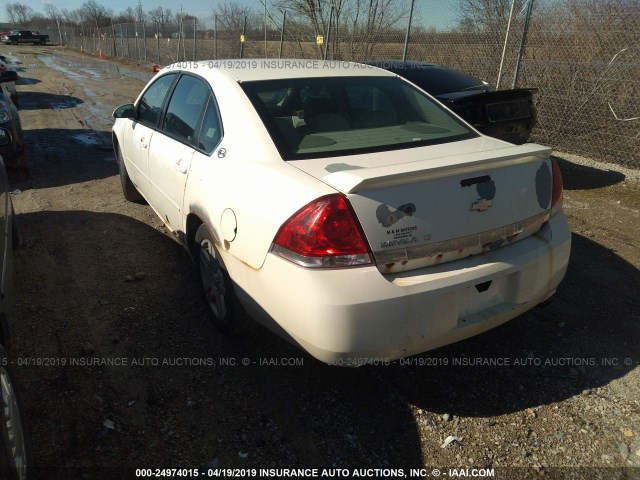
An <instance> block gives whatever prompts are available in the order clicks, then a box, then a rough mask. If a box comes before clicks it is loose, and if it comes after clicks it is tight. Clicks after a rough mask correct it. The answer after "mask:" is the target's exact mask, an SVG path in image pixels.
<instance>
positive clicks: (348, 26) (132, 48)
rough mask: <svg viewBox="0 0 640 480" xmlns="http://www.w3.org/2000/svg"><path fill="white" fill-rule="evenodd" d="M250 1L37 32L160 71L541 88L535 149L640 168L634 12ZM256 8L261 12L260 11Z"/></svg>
mask: <svg viewBox="0 0 640 480" xmlns="http://www.w3.org/2000/svg"><path fill="white" fill-rule="evenodd" d="M311 3H312V4H315V5H317V9H316V10H309V9H305V8H303V7H304V5H305V4H307V5H308V2H306V1H303V0H267V7H268V8H267V9H266V11H265V12H262V10H261V9H262V8H263V7H262V6H263V5H264V4H263V3H262V0H256V4H257V6H256V9H258V10H259V11H260V13H253V14H236V15H212V16H210V17H208V18H206V19H196V18H193V17H189V18H188V19H183V20H182V21H180V19H179V18H178V19H177V20H176V21H174V22H173V23H165V24H163V25H160V24H158V23H151V22H139V23H128V24H116V25H110V26H108V27H104V28H90V27H86V26H65V25H64V24H63V25H61V26H60V27H59V28H55V29H50V30H48V31H44V30H42V29H40V31H41V33H48V34H49V36H50V38H51V41H52V42H54V43H62V44H64V45H68V46H71V47H74V48H78V49H83V50H85V51H88V52H92V53H95V54H100V53H101V54H102V55H103V56H108V57H121V58H122V57H124V58H130V59H136V60H141V61H148V62H150V63H157V64H159V65H164V64H169V63H173V62H176V61H190V60H201V59H220V58H243V57H244V58H313V59H323V58H326V59H333V60H351V61H364V60H381V59H401V58H405V59H407V60H422V61H428V62H432V63H436V64H440V65H444V66H446V67H450V68H455V69H459V70H461V71H464V72H466V73H468V74H471V75H474V76H477V77H479V78H481V79H483V80H486V81H488V82H489V83H491V84H494V85H496V84H499V87H500V88H512V87H514V86H517V87H535V88H538V89H539V90H538V93H537V95H536V104H537V109H538V125H537V126H536V127H535V129H534V132H533V137H532V140H533V141H537V142H540V143H544V144H548V145H551V146H552V147H554V148H555V149H558V150H562V151H566V152H570V153H577V154H582V155H586V156H589V157H593V158H598V159H601V160H604V161H609V162H614V163H618V164H622V165H626V166H632V167H640V148H639V146H640V112H639V110H640V101H638V98H640V0H625V1H624V2H622V1H620V0H599V1H598V2H593V1H590V0H528V1H527V0H458V1H457V2H452V1H450V0H368V1H367V2H362V1H358V0H326V1H324V2H322V1H320V2H315V3H314V2H311ZM261 5H262V6H261Z"/></svg>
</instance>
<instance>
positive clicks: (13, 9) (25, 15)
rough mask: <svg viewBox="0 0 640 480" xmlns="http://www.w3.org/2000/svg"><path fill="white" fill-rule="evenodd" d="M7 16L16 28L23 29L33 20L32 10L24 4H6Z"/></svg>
mask: <svg viewBox="0 0 640 480" xmlns="http://www.w3.org/2000/svg"><path fill="white" fill-rule="evenodd" d="M6 10H7V15H9V18H10V19H11V23H13V24H14V25H15V26H16V27H24V26H26V25H28V24H29V23H30V22H31V19H32V18H33V9H32V8H31V7H29V6H28V5H25V4H24V3H18V2H16V3H7V6H6Z"/></svg>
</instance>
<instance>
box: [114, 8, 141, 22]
mask: <svg viewBox="0 0 640 480" xmlns="http://www.w3.org/2000/svg"><path fill="white" fill-rule="evenodd" d="M136 21H137V18H136V11H135V10H134V9H133V8H131V7H127V8H125V9H124V10H123V11H121V12H120V13H119V14H118V15H116V16H115V17H114V18H113V23H135V22H136Z"/></svg>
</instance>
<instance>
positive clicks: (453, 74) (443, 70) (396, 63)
mask: <svg viewBox="0 0 640 480" xmlns="http://www.w3.org/2000/svg"><path fill="white" fill-rule="evenodd" d="M367 64H369V65H374V66H376V67H379V68H383V69H385V70H388V71H390V72H393V73H397V74H398V75H402V76H403V77H405V78H406V79H407V80H410V81H412V82H413V83H415V84H416V85H418V86H419V87H422V88H424V89H425V90H426V91H428V92H429V93H431V94H432V95H442V94H445V93H451V92H458V91H463V90H467V89H471V88H473V87H481V86H485V85H486V86H488V84H487V83H485V82H483V81H482V80H480V79H479V78H477V77H473V76H471V75H467V74H466V73H463V72H461V71H459V70H454V69H452V68H447V67H443V66H440V65H436V64H434V63H427V62H412V61H403V60H379V61H371V62H367Z"/></svg>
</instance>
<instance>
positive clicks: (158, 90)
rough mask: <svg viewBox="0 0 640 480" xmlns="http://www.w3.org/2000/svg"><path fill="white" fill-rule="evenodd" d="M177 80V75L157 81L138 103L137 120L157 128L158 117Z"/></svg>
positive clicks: (170, 75)
mask: <svg viewBox="0 0 640 480" xmlns="http://www.w3.org/2000/svg"><path fill="white" fill-rule="evenodd" d="M175 78H176V74H175V73H170V74H167V75H164V76H162V77H160V78H159V79H157V80H156V81H155V82H154V83H153V85H151V86H150V87H149V88H148V89H147V91H146V92H144V95H142V98H141V99H140V102H138V115H137V118H138V120H139V121H140V122H142V123H146V124H148V125H149V126H151V127H155V126H156V124H157V123H158V117H159V116H160V112H161V111H162V105H164V100H165V98H166V97H167V94H168V93H169V90H170V89H171V85H172V84H173V81H174V79H175Z"/></svg>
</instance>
